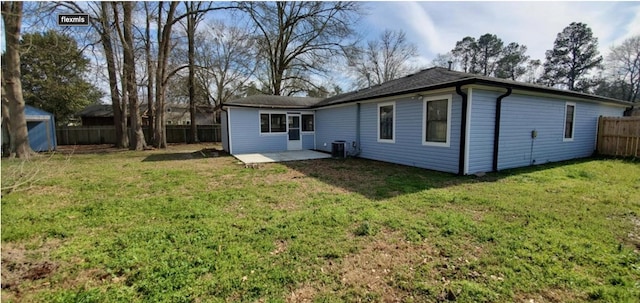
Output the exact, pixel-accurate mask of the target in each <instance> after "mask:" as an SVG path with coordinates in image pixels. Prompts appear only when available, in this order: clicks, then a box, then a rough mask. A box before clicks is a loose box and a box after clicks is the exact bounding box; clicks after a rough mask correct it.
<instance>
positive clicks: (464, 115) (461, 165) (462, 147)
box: [456, 84, 468, 176]
mask: <svg viewBox="0 0 640 303" xmlns="http://www.w3.org/2000/svg"><path fill="white" fill-rule="evenodd" d="M461 88H462V85H460V84H458V85H456V93H458V95H460V96H461V97H462V121H461V122H460V156H459V157H458V175H460V176H462V175H464V151H465V150H466V148H467V142H466V141H467V106H468V104H467V97H468V96H467V94H466V93H463V92H462V89H461Z"/></svg>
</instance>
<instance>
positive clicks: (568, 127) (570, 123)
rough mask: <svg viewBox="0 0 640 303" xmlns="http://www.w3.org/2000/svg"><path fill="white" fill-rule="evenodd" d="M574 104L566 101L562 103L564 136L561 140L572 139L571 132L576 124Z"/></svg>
mask: <svg viewBox="0 0 640 303" xmlns="http://www.w3.org/2000/svg"><path fill="white" fill-rule="evenodd" d="M575 119H576V104H575V103H572V102H567V103H565V105H564V138H563V139H562V141H573V133H574V128H575V125H576V121H575Z"/></svg>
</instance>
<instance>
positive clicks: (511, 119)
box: [474, 94, 624, 170]
mask: <svg viewBox="0 0 640 303" xmlns="http://www.w3.org/2000/svg"><path fill="white" fill-rule="evenodd" d="M566 101H567V100H563V99H561V98H557V99H555V98H546V97H533V96H525V95H517V94H514V95H511V96H509V97H506V98H505V99H503V103H502V119H501V120H502V122H501V127H500V148H499V149H500V151H499V154H498V157H499V161H498V169H499V170H500V169H507V168H514V167H521V166H527V165H531V164H543V163H547V162H554V161H563V160H568V159H574V158H582V157H588V156H590V155H591V154H593V152H594V149H595V140H596V132H597V121H598V116H600V115H603V116H622V114H623V112H624V108H621V107H615V106H612V105H604V104H600V103H591V102H575V101H570V102H574V103H575V105H576V107H575V124H574V138H573V141H568V142H564V141H563V138H564V117H565V103H566ZM474 102H475V101H474ZM532 130H536V131H537V132H538V135H537V138H536V139H532V138H531V131H532Z"/></svg>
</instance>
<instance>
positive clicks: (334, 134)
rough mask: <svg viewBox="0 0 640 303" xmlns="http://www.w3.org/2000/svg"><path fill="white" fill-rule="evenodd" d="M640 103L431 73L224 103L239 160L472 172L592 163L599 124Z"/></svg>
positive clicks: (226, 142) (227, 133)
mask: <svg viewBox="0 0 640 303" xmlns="http://www.w3.org/2000/svg"><path fill="white" fill-rule="evenodd" d="M630 105H631V103H628V102H625V101H620V100H615V99H610V98H605V97H600V96H594V95H589V94H583V93H578V92H572V91H566V90H559V89H553V88H548V87H543V86H538V85H532V84H526V83H520V82H515V81H509V80H504V79H497V78H492V77H483V76H479V75H473V74H467V73H462V72H456V71H451V70H447V69H445V68H439V67H435V68H430V69H426V70H423V71H420V72H418V73H415V74H412V75H409V76H406V77H403V78H400V79H396V80H392V81H388V82H385V83H383V84H380V85H376V86H373V87H370V88H366V89H362V90H358V91H354V92H350V93H346V94H342V95H338V96H335V97H331V98H328V99H313V98H295V97H279V96H251V97H247V98H244V99H238V100H233V101H231V102H228V103H226V104H224V106H223V111H224V112H223V114H222V120H221V121H222V125H223V128H222V139H223V147H224V149H225V150H226V151H228V152H230V153H231V154H244V153H259V152H277V151H286V150H295V149H316V150H321V151H327V152H328V151H331V147H332V142H334V141H336V140H344V141H347V148H348V150H349V153H350V154H351V155H357V156H359V157H362V158H367V159H373V160H380V161H386V162H391V163H398V164H404V165H409V166H416V167H421V168H427V169H433V170H438V171H444V172H450V173H458V174H461V175H464V174H473V173H479V172H489V171H498V170H502V169H507V168H514V167H521V166H528V165H533V164H541V163H547V162H554V161H562V160H568V159H573V158H580V157H587V156H590V155H591V154H592V153H593V152H594V149H595V144H596V131H597V121H598V116H601V115H602V116H622V115H623V113H624V111H625V109H626V108H627V107H629V106H630Z"/></svg>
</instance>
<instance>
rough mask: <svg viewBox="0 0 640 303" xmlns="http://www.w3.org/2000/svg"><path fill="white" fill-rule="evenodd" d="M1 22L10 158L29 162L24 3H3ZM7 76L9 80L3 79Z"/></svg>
mask: <svg viewBox="0 0 640 303" xmlns="http://www.w3.org/2000/svg"><path fill="white" fill-rule="evenodd" d="M2 20H3V21H4V35H5V47H6V52H5V56H6V57H5V59H6V63H5V65H6V70H5V71H4V75H3V78H4V79H3V80H4V81H3V83H2V85H3V86H4V87H5V93H6V97H7V100H8V102H9V115H10V117H11V119H10V121H9V123H10V124H9V136H10V137H11V138H10V149H11V155H12V156H16V157H18V158H22V159H28V158H29V157H30V156H31V155H32V154H33V150H31V147H30V146H29V132H28V129H27V119H26V115H25V113H24V108H25V103H24V98H23V96H22V82H21V81H20V77H21V74H20V52H19V48H20V27H21V22H22V2H3V3H2ZM4 76H6V77H4Z"/></svg>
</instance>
